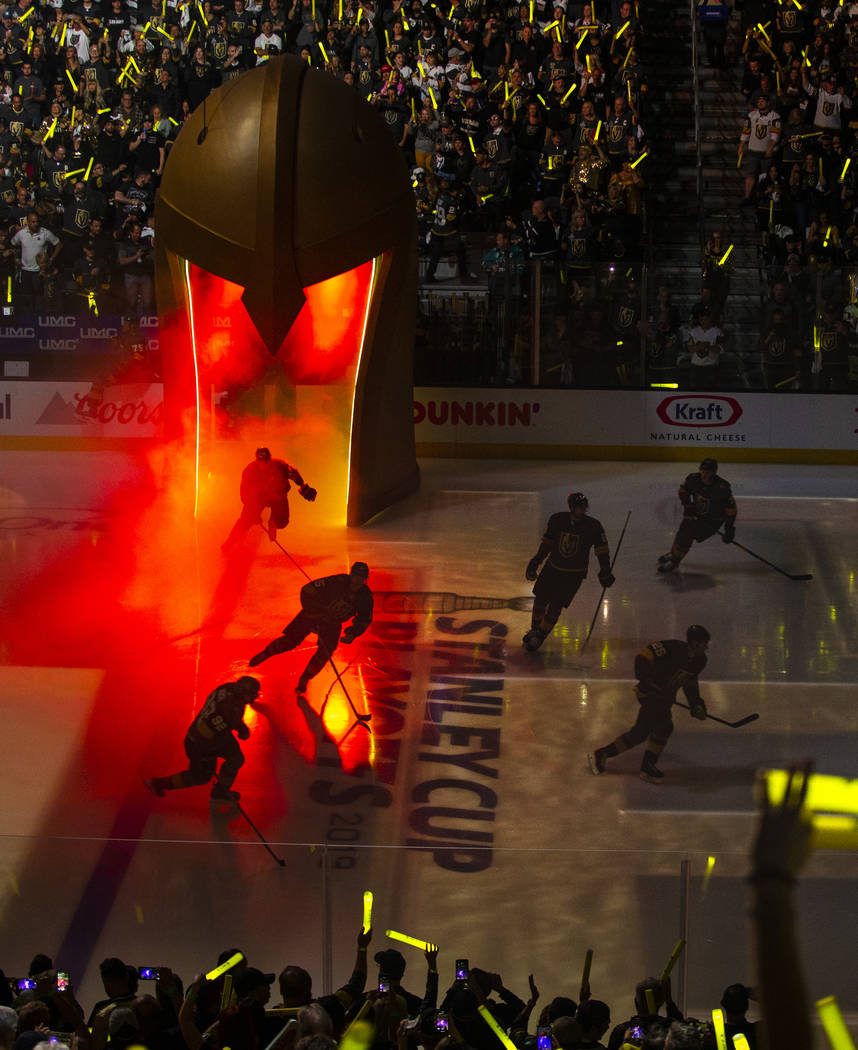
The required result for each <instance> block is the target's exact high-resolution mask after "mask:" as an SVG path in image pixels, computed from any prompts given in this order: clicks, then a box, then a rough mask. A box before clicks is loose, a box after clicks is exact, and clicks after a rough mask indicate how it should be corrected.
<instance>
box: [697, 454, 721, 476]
mask: <svg viewBox="0 0 858 1050" xmlns="http://www.w3.org/2000/svg"><path fill="white" fill-rule="evenodd" d="M700 469H701V470H711V471H712V472H713V473H716V474H717V473H718V461H717V460H716V459H712V457H711V456H707V457H706V459H704V460H702V461H701V463H700Z"/></svg>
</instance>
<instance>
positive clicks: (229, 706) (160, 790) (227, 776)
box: [143, 675, 259, 802]
mask: <svg viewBox="0 0 858 1050" xmlns="http://www.w3.org/2000/svg"><path fill="white" fill-rule="evenodd" d="M257 696H259V682H257V680H256V679H255V678H249V677H248V676H247V675H244V676H243V677H242V678H239V680H238V681H237V682H226V683H225V684H224V685H219V686H218V687H217V689H215V690H214V692H213V693H210V694H209V696H208V697H207V699H206V702H205V704H203V708H202V710H201V711H200V713H199V714H198V715H197V717H196V718H195V719H194V720H193V722H192V723H191V725H190V727H189V728H188V732H187V734H186V735H185V754H186V755H187V756H188V768H187V769H185V770H183V771H182V772H181V773H174V774H173V775H172V776H169V777H152V779H151V780H144V781H143V783H144V784H145V785H146V787H147V788H149V790H150V791H151V792H152V794H153V795H157V796H158V797H159V798H160V797H161V796H162V795H163V794H164V792H166V791H176V790H177V789H179V788H187V787H195V786H196V785H197V784H206V783H208V781H210V780H211V779H212V777H213V776H214V775H215V773H216V772H217V779H216V780H215V782H214V785H213V786H212V790H211V797H212V798H213V799H226V800H228V801H232V802H237V801H238V799H239V798H240V797H241V796H240V795H239V793H238V792H237V791H233V790H232V783H233V781H234V780H235V778H236V775H237V773H238V771H239V769H241V767H242V766H243V765H244V755H243V754H242V753H241V748H240V747H239V746H238V741H237V740H236V739H235V737H234V736H233V733H237V734H238V738H239V740H247V738H248V737H249V736H250V730H249V729H248V728H247V726H246V725H245V724H244V708H245V706H246V705H247V704H251V703H253V701H254V700H255V699H256V698H257ZM219 758H222V759H223V762H222V763H221V767H220V771H219V772H218V771H217V760H218V759H219Z"/></svg>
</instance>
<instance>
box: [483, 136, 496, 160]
mask: <svg viewBox="0 0 858 1050" xmlns="http://www.w3.org/2000/svg"><path fill="white" fill-rule="evenodd" d="M486 153H487V154H488V156H489V157H490V158H494V157H496V156H497V155H498V144H497V139H489V140H488V142H487V143H486Z"/></svg>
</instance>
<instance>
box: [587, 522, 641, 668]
mask: <svg viewBox="0 0 858 1050" xmlns="http://www.w3.org/2000/svg"><path fill="white" fill-rule="evenodd" d="M631 516H632V512H631V511H629V512H628V514H627V515H626V523H625V525H623V531H622V532H621V533H620V538H619V539H618V540H617V546H616V549H615V551H614V558H613V561H612V562H611V568H610V571H611V572H613V571H614V565H615V564H616V561H617V555H618V554H619V553H620V545H621V544H622V542H623V536H625V534H626V526H627V525H628V524H629V518H630V517H631ZM607 589H608V588H607V587H603V588H602V593H601V595H600V596H599V604H598V605H597V606H596V611H595V612H594V613H593V619H592V620H591V621H590V630H589V631H587V637H586V638H585V639H584V644H583V645H582V646H581V648H580V649H579V650H578V652H580V653H583V652H584V650H585V649H586V648H587V642H589V641H590V635H591V634H592V633H593V628H594V627H595V626H596V618H597V617H598V615H599V610H600V609H601V608H602V602H603V601H604V600H605V591H606V590H607Z"/></svg>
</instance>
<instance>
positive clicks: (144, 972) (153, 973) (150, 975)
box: [137, 966, 158, 981]
mask: <svg viewBox="0 0 858 1050" xmlns="http://www.w3.org/2000/svg"><path fill="white" fill-rule="evenodd" d="M137 976H138V977H139V978H140V980H141V981H157V980H158V971H157V970H156V969H155V967H154V966H138V967H137Z"/></svg>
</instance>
